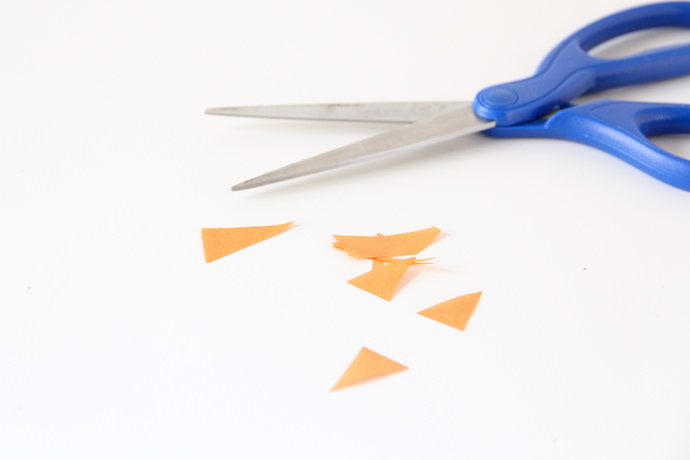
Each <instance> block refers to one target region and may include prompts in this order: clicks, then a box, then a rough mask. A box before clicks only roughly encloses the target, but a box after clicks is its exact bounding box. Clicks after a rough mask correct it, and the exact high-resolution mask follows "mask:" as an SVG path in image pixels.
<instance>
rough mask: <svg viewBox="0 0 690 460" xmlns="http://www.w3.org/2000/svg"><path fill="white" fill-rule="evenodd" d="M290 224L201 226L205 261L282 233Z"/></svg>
mask: <svg viewBox="0 0 690 460" xmlns="http://www.w3.org/2000/svg"><path fill="white" fill-rule="evenodd" d="M290 225H292V222H288V223H286V224H280V225H267V226H263V227H237V228H202V229H201V240H202V242H203V244H204V255H205V256H206V263H209V262H213V261H214V260H218V259H220V258H221V257H225V256H227V255H228V254H232V253H233V252H235V251H239V250H240V249H244V248H246V247H248V246H251V245H252V244H256V243H258V242H260V241H263V240H265V239H268V238H270V237H272V236H275V235H277V234H279V233H282V232H284V231H285V230H287V228H288V227H289V226H290Z"/></svg>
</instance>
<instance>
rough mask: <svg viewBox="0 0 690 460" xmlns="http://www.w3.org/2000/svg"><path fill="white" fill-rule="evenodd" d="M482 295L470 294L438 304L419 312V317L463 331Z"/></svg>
mask: <svg viewBox="0 0 690 460" xmlns="http://www.w3.org/2000/svg"><path fill="white" fill-rule="evenodd" d="M481 295H482V293H481V291H480V292H473V293H472V294H467V295H463V296H460V297H455V298H453V299H450V300H446V301H445V302H441V303H440V304H437V305H434V306H433V307H429V308H427V309H425V310H422V311H420V312H419V314H420V315H422V316H426V317H427V318H430V319H433V320H435V321H438V322H439V323H443V324H445V325H447V326H450V327H454V328H456V329H460V330H461V331H464V330H465V328H466V327H467V322H468V321H469V320H470V317H471V316H472V313H474V310H475V308H476V307H477V303H478V302H479V297H481Z"/></svg>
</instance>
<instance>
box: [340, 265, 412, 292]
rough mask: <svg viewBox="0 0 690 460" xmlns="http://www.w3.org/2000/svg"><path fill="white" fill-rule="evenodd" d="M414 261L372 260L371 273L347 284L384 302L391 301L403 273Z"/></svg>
mask: <svg viewBox="0 0 690 460" xmlns="http://www.w3.org/2000/svg"><path fill="white" fill-rule="evenodd" d="M414 261H415V258H414V257H410V258H409V259H389V260H387V261H383V260H376V259H374V261H373V264H372V267H371V271H369V272H366V273H365V274H363V275H360V276H358V277H357V278H353V279H351V280H350V281H348V283H350V284H352V285H353V286H356V287H358V288H360V289H363V290H365V291H367V292H369V293H371V294H374V295H376V296H379V297H381V298H382V299H385V300H391V299H392V298H393V294H395V290H396V289H397V287H398V284H400V281H401V280H402V278H403V276H404V275H405V272H406V271H407V269H408V268H410V265H412V264H413V263H414Z"/></svg>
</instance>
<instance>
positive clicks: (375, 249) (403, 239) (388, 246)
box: [333, 227, 441, 258]
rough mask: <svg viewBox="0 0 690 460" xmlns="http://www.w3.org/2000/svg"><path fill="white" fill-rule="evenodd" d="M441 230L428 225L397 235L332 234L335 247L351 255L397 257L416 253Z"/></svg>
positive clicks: (427, 244)
mask: <svg viewBox="0 0 690 460" xmlns="http://www.w3.org/2000/svg"><path fill="white" fill-rule="evenodd" d="M440 232H441V230H439V229H438V228H436V227H429V228H426V229H424V230H418V231H416V232H408V233H400V234H397V235H381V234H380V233H379V234H377V235H376V236H349V235H333V236H334V237H335V239H336V242H335V243H334V244H333V246H334V247H335V248H338V249H342V250H343V251H345V252H347V253H348V255H350V256H352V257H360V258H366V257H371V258H375V257H399V256H409V255H414V254H418V253H419V252H420V251H422V250H423V249H424V248H426V247H427V246H429V245H430V244H431V242H432V241H433V240H434V238H436V236H437V235H438V234H439V233H440Z"/></svg>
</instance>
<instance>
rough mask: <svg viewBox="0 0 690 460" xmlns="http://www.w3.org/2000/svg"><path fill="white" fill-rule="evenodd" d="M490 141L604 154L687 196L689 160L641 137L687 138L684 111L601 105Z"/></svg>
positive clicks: (688, 121) (687, 110) (689, 119)
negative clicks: (554, 142) (584, 147)
mask: <svg viewBox="0 0 690 460" xmlns="http://www.w3.org/2000/svg"><path fill="white" fill-rule="evenodd" d="M484 133H485V134H487V135H489V136H494V137H553V138H558V139H569V140H572V141H576V142H580V143H583V144H588V145H591V146H593V147H596V148H598V149H601V150H604V151H606V152H609V153H611V154H613V155H615V156H617V157H619V158H621V159H623V160H625V161H627V162H628V163H630V164H632V165H633V166H635V167H637V168H639V169H641V170H642V171H644V172H646V173H648V174H649V175H651V176H653V177H656V178H657V179H659V180H661V181H663V182H666V183H667V184H670V185H673V186H675V187H678V188H681V189H683V190H687V191H690V160H686V159H684V158H681V157H679V156H676V155H673V154H671V153H669V152H667V151H665V150H663V149H661V148H660V147H658V146H657V145H656V144H654V143H653V142H651V141H650V140H649V139H648V138H647V137H648V136H655V135H661V134H675V133H690V105H682V104H656V103H646V102H627V101H612V100H606V99H602V100H599V101H596V102H590V103H588V104H582V105H577V106H573V107H569V108H566V109H563V110H561V111H559V112H556V113H555V114H554V115H553V116H552V117H550V118H548V119H541V120H536V121H531V122H528V123H523V124H520V125H515V126H505V127H497V128H493V129H490V130H487V131H484Z"/></svg>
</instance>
